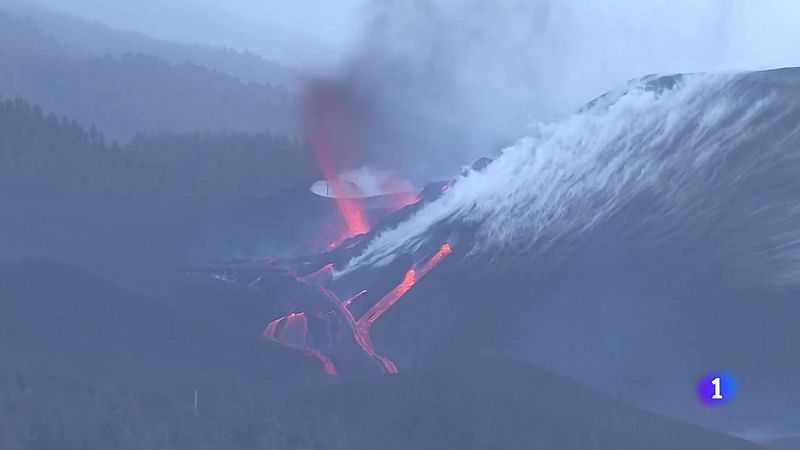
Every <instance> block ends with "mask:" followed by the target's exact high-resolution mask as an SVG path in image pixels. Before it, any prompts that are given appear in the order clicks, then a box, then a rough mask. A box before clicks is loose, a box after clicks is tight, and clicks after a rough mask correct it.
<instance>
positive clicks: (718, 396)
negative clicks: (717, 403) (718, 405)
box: [711, 378, 722, 400]
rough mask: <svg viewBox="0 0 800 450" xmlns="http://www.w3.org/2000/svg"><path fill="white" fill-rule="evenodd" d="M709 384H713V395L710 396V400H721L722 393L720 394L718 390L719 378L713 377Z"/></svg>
mask: <svg viewBox="0 0 800 450" xmlns="http://www.w3.org/2000/svg"><path fill="white" fill-rule="evenodd" d="M711 384H713V385H714V395H712V396H711V399H712V400H722V394H720V392H719V385H720V379H719V378H714V379H713V380H712V381H711Z"/></svg>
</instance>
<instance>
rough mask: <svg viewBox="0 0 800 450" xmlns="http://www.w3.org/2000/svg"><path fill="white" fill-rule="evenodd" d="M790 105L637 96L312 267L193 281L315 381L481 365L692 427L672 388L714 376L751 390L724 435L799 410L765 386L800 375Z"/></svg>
mask: <svg viewBox="0 0 800 450" xmlns="http://www.w3.org/2000/svg"><path fill="white" fill-rule="evenodd" d="M797 92H800V70H798V69H785V70H778V71H769V72H755V73H744V74H728V75H684V76H666V77H647V78H644V79H642V80H637V81H634V82H631V83H630V84H629V85H628V86H627V87H625V88H623V89H620V90H618V91H614V92H610V93H608V94H607V95H605V96H602V97H600V98H598V99H597V100H595V101H593V102H591V103H589V104H588V105H587V106H585V107H584V108H582V109H581V110H580V111H579V112H578V113H576V114H575V115H574V116H572V117H571V118H569V119H567V120H565V121H563V122H561V123H556V124H544V125H540V126H539V127H538V128H536V129H535V130H534V131H533V132H532V134H531V135H530V136H528V137H526V138H524V139H522V140H520V141H519V142H518V143H517V144H515V145H512V146H510V147H509V148H508V149H506V150H505V151H504V152H503V154H502V155H501V156H500V157H499V158H497V159H496V160H494V161H491V160H488V159H486V160H481V161H478V162H476V164H475V165H474V166H473V167H472V168H470V169H468V170H466V171H465V172H464V173H462V175H461V176H460V177H459V178H458V179H456V180H452V181H445V182H437V183H430V184H428V185H427V186H426V187H425V188H424V189H423V190H422V191H421V192H420V193H419V194H418V196H417V197H416V199H415V201H414V202H413V203H411V204H410V205H407V206H405V207H403V208H401V209H399V210H397V211H395V212H391V213H390V212H387V214H385V215H384V216H383V217H382V218H381V219H380V220H378V221H376V222H374V223H372V224H370V225H369V226H368V227H367V228H366V229H364V228H361V227H360V226H359V227H355V228H353V227H351V226H349V225H348V230H349V233H348V234H349V235H348V236H347V237H344V238H343V239H341V240H340V241H339V242H337V243H336V244H335V245H334V246H333V247H332V248H330V249H326V250H324V251H320V252H311V253H308V254H306V255H304V256H289V257H283V258H274V259H270V260H264V259H253V260H250V261H248V262H247V263H246V264H245V265H244V267H242V266H239V267H231V266H227V265H224V264H223V265H221V266H219V267H217V268H214V269H208V271H207V272H208V273H215V274H218V275H219V274H223V273H227V274H230V273H233V274H234V275H235V276H233V277H227V278H226V279H228V280H234V281H231V282H234V283H238V284H240V285H243V286H248V288H250V289H253V290H256V291H258V292H261V293H262V294H263V296H264V298H265V299H266V301H271V302H277V303H278V304H280V305H282V306H281V307H282V308H283V309H284V313H283V314H282V315H279V316H276V317H265V318H264V329H263V332H262V333H263V336H264V337H265V338H266V339H268V340H270V341H273V342H276V343H279V344H281V345H283V346H285V347H287V348H290V349H294V350H296V351H297V352H300V353H302V354H305V355H307V357H309V358H312V359H315V360H316V361H317V366H318V368H319V370H320V372H323V373H325V374H327V375H329V376H354V375H358V374H364V373H390V374H391V373H396V372H403V371H404V370H411V369H413V368H415V367H418V366H426V367H427V366H431V365H435V364H437V362H438V361H441V360H442V358H443V357H444V356H445V355H446V354H447V353H448V352H450V351H451V350H452V349H453V348H459V349H462V350H464V349H475V350H476V351H478V350H481V351H485V350H491V351H493V352H498V353H500V354H506V355H514V357H517V358H522V359H527V360H530V361H532V362H535V363H537V364H540V365H543V366H546V367H549V368H551V369H553V370H555V371H556V372H559V373H562V374H566V375H569V376H572V377H574V378H576V379H578V380H579V381H581V382H582V383H584V384H586V385H589V386H591V387H593V388H596V389H599V390H601V391H603V392H606V393H607V394H609V395H617V396H622V397H624V398H626V399H627V401H629V402H631V403H633V404H635V405H638V406H640V407H643V408H647V409H652V410H656V411H659V412H662V413H666V414H672V415H676V416H681V417H684V418H685V417H691V419H692V420H695V421H697V422H698V423H700V424H704V425H709V426H710V425H713V422H714V421H718V420H719V418H718V417H717V416H714V415H712V414H710V413H709V412H708V411H706V410H704V409H703V408H702V407H701V406H700V405H699V404H698V403H697V401H696V399H695V398H694V394H693V391H692V389H689V388H687V386H690V385H691V384H692V383H693V380H695V379H696V378H697V377H698V376H699V375H700V374H703V373H706V372H708V371H712V370H717V368H720V367H724V368H728V369H730V370H732V371H734V372H736V373H737V374H739V375H740V376H742V377H744V378H746V379H748V380H750V383H751V384H749V387H750V388H749V391H748V392H747V393H744V394H743V395H742V396H741V398H740V399H739V400H738V401H737V403H736V404H735V405H733V406H731V407H730V408H728V409H727V410H726V411H724V412H723V413H722V417H724V418H725V419H724V420H726V421H730V422H731V423H742V422H748V423H762V422H763V423H767V422H768V421H769V420H770V418H771V414H772V408H773V407H776V405H779V409H780V410H782V411H784V410H785V411H800V403H799V402H798V401H797V399H798V398H800V396H795V395H791V396H785V395H778V394H776V393H775V392H774V391H770V390H769V386H774V385H783V386H787V389H790V390H791V389H796V388H794V387H791V386H793V383H792V382H791V380H790V375H789V374H792V373H798V372H800V364H798V363H797V360H796V358H793V357H792V356H791V355H794V354H798V353H800V348H798V347H797V343H798V342H800V340H798V339H796V328H795V327H794V326H793V320H794V319H793V318H794V317H798V315H800V303H798V302H796V301H795V300H794V299H796V298H799V297H800V283H798V282H797V280H798V279H797V277H796V274H797V273H800V272H798V271H797V267H798V265H797V263H798V261H800V259H798V258H797V255H798V254H800V253H798V249H797V242H800V240H798V239H796V230H797V229H800V215H798V214H797V213H798V211H800V207H798V206H797V205H798V200H797V199H798V198H800V184H799V183H798V178H797V177H796V173H797V171H798V170H800V153H798V152H797V149H798V148H800V141H798V136H800V132H798V128H797V127H798V123H800V109H799V108H798V105H800V98H798V97H797ZM351 206H352V205H351ZM349 208H350V206H347V207H343V206H342V205H341V204H339V205H338V211H339V213H340V214H341V215H343V216H347V215H348V214H349V212H351V211H350V209H349ZM350 225H352V224H350ZM275 274H280V276H282V277H284V279H289V280H291V285H292V288H291V289H290V290H286V289H279V288H277V287H275V286H274V285H271V284H270V283H271V282H270V281H269V280H274V279H275V277H276V275H275ZM764 348H768V349H770V351H768V352H763V351H760V350H759V349H764ZM648 380H649V381H648ZM651 381H652V382H651Z"/></svg>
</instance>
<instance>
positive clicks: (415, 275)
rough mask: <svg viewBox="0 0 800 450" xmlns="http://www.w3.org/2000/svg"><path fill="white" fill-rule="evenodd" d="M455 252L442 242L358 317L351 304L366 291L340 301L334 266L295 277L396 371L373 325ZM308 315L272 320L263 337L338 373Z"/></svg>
mask: <svg viewBox="0 0 800 450" xmlns="http://www.w3.org/2000/svg"><path fill="white" fill-rule="evenodd" d="M452 252H453V250H452V248H451V247H450V245H449V244H443V245H442V246H441V247H440V248H439V250H438V251H437V252H436V253H434V254H433V255H431V256H429V257H427V258H425V259H423V260H422V261H421V262H420V263H419V264H416V265H414V266H412V267H410V268H409V269H408V271H407V272H406V274H405V276H404V277H403V279H402V280H401V281H400V283H399V284H398V285H397V286H395V287H394V288H393V289H392V290H391V291H389V292H388V293H387V294H385V295H384V296H383V297H381V298H380V299H379V300H378V301H377V302H375V304H374V305H372V307H370V308H369V309H368V310H367V312H366V313H364V314H363V315H362V316H361V317H360V318H358V319H357V320H356V319H355V318H354V317H353V314H352V313H351V312H350V310H349V308H348V307H349V306H350V304H352V303H353V301H355V300H357V299H359V298H361V297H364V296H365V295H366V294H367V291H366V290H362V291H360V292H358V293H357V294H355V295H353V296H352V297H350V298H348V299H347V300H344V301H342V300H340V299H339V297H338V296H337V295H336V294H335V293H334V292H333V290H332V287H331V286H329V284H330V283H331V282H332V277H331V276H330V273H331V270H332V266H331V265H330V264H328V265H325V266H323V267H322V268H321V269H319V270H318V271H316V272H314V273H312V274H311V275H306V276H305V277H297V278H296V279H297V280H298V281H299V282H302V283H304V284H306V285H308V286H312V287H314V288H316V289H317V292H319V293H320V294H322V295H323V297H324V298H325V299H327V302H328V303H327V305H328V307H327V308H325V309H321V310H320V312H323V313H326V314H333V315H334V316H335V317H336V318H337V319H339V320H340V322H341V323H343V324H346V329H348V330H349V333H350V335H351V337H352V339H353V340H354V341H355V343H356V344H357V345H358V348H359V349H360V350H361V351H362V352H363V353H364V355H365V356H366V357H367V358H368V359H370V360H372V361H373V362H375V363H376V364H377V365H378V368H379V369H380V370H381V371H382V372H385V373H397V371H398V369H397V365H396V364H395V363H394V362H393V361H392V360H390V359H389V358H387V357H385V356H382V355H380V354H378V353H377V351H376V350H375V345H374V344H373V342H372V338H371V337H370V328H371V327H372V325H373V324H374V323H375V322H376V321H377V320H378V319H380V317H381V316H383V315H384V314H385V313H386V312H387V311H388V310H389V309H391V308H392V306H394V305H395V304H396V303H397V302H398V301H399V300H400V299H401V298H403V296H404V295H405V294H406V293H408V291H409V290H411V288H412V287H414V285H415V284H416V283H417V282H418V281H419V280H421V279H422V278H423V277H424V276H425V275H427V274H428V273H429V272H430V271H431V270H433V268H435V267H436V266H438V265H439V264H440V263H441V262H442V261H443V260H444V259H445V258H446V257H447V256H448V255H450V254H451V253H452ZM305 314H306V313H292V314H289V315H288V316H285V317H282V318H280V319H277V320H275V321H273V322H271V323H270V324H269V325H267V328H266V329H265V330H264V336H265V337H267V338H269V339H271V340H273V341H275V342H278V343H281V344H283V345H286V346H288V347H291V348H295V349H299V350H301V351H303V352H305V353H307V354H309V355H311V356H313V357H315V358H317V359H318V360H319V361H320V363H321V364H322V366H323V368H324V370H325V373H327V374H328V375H336V374H337V369H336V366H335V365H334V363H333V361H332V360H331V358H330V357H328V356H327V355H325V354H324V353H323V352H322V351H321V350H319V349H318V348H316V347H315V346H314V344H313V343H312V342H311V336H310V335H309V330H308V321H307V319H306V315H305Z"/></svg>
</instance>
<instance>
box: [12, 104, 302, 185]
mask: <svg viewBox="0 0 800 450" xmlns="http://www.w3.org/2000/svg"><path fill="white" fill-rule="evenodd" d="M312 174H313V170H312V165H311V164H310V158H309V155H308V152H307V151H306V150H305V148H304V147H303V146H302V145H300V144H299V143H298V142H296V141H294V140H290V139H287V138H284V137H277V136H273V135H270V134H266V133H233V134H224V135H222V134H218V135H214V134H210V133H187V134H183V135H179V134H161V135H154V136H144V135H142V136H137V137H136V138H135V139H133V141H132V142H131V143H130V144H126V145H123V146H120V145H118V144H117V143H115V142H114V143H111V144H109V143H108V142H107V141H106V139H105V138H104V137H103V135H101V134H100V133H98V132H97V131H95V129H94V128H92V129H90V130H89V131H86V130H85V129H84V128H82V127H81V126H80V125H79V124H78V123H77V122H76V121H74V120H67V119H64V118H59V117H56V116H55V115H52V114H50V115H45V114H44V113H43V112H42V109H41V108H39V107H38V106H32V105H30V104H29V103H28V102H26V101H24V100H21V99H18V98H17V99H14V100H3V99H0V176H2V179H4V180H14V181H18V182H23V183H28V184H32V185H40V186H45V187H52V188H59V189H72V190H78V191H89V192H101V193H126V194H147V195H160V196H166V197H177V198H191V199H219V198H242V197H255V196H262V195H266V194H268V193H272V192H275V191H277V190H279V189H283V188H286V187H288V186H291V185H293V184H296V183H298V182H299V181H302V180H304V179H306V178H308V177H310V176H312Z"/></svg>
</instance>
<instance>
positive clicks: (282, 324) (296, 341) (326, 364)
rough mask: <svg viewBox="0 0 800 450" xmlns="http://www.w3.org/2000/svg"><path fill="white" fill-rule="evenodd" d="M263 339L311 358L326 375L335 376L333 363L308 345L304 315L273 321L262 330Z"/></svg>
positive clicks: (306, 323)
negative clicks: (319, 364)
mask: <svg viewBox="0 0 800 450" xmlns="http://www.w3.org/2000/svg"><path fill="white" fill-rule="evenodd" d="M264 337H265V338H267V339H271V340H273V341H275V342H277V343H279V344H282V345H285V346H287V347H291V348H294V349H297V350H300V351H302V352H304V353H306V354H308V355H311V356H313V357H314V358H316V359H318V360H319V362H320V363H321V364H322V368H323V370H324V371H325V373H326V374H328V375H330V376H335V375H336V374H337V371H336V366H335V365H334V364H333V361H331V359H330V358H328V357H327V356H325V355H324V354H323V353H322V352H320V351H319V350H317V349H315V348H313V347H311V346H310V345H308V340H309V339H308V320H307V319H306V315H305V314H304V313H292V314H289V315H288V316H285V317H281V318H280V319H277V320H273V321H272V322H270V323H269V325H267V328H266V329H265V330H264Z"/></svg>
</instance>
